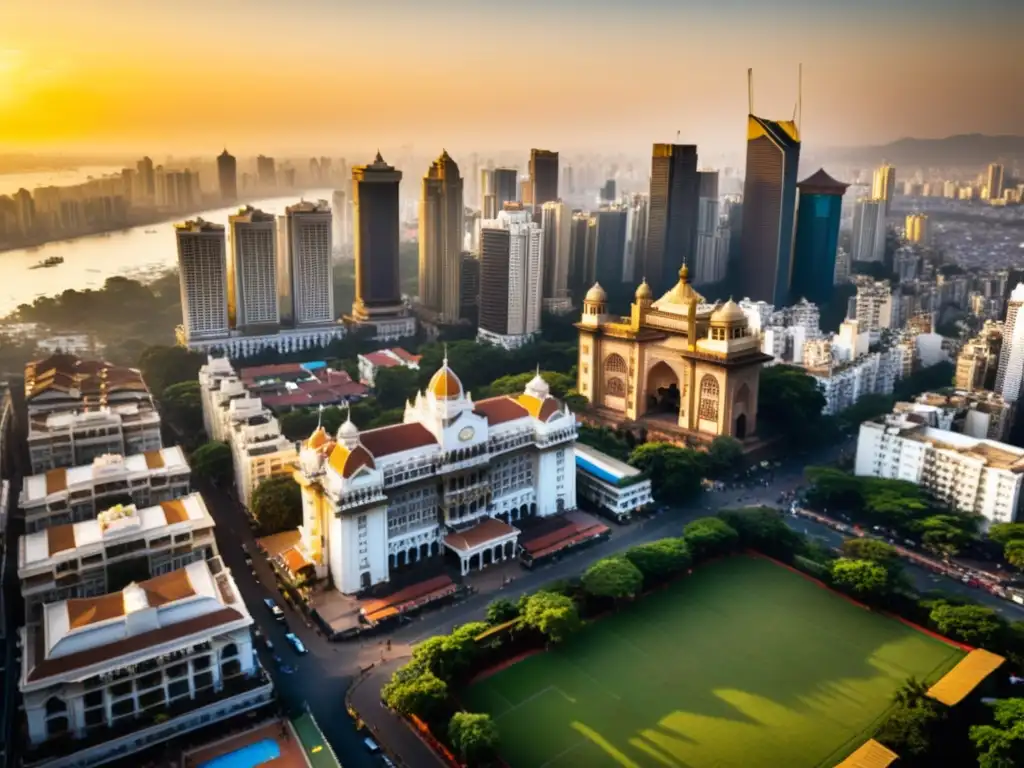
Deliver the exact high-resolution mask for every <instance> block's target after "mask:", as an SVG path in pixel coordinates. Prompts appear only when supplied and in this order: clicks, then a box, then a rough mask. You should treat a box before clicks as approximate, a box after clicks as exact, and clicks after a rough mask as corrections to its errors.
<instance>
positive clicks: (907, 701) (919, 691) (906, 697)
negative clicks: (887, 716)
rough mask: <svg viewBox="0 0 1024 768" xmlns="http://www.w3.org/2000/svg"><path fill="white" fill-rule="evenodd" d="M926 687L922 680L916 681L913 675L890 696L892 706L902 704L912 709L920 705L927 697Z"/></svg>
mask: <svg viewBox="0 0 1024 768" xmlns="http://www.w3.org/2000/svg"><path fill="white" fill-rule="evenodd" d="M929 687H930V686H928V685H927V684H926V683H925V682H924V681H923V680H918V679H917V678H916V677H915V676H914V675H911V676H910V677H908V678H907V679H906V680H905V681H904V682H903V685H901V686H900V687H899V688H898V689H897V690H896V693H894V694H893V695H892V700H893V703H894V704H902V705H903V706H906V707H912V706H915V705H917V704H920V703H921V702H922V701H923V700H924V698H925V697H926V696H927V695H928V688H929Z"/></svg>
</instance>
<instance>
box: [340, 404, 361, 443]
mask: <svg viewBox="0 0 1024 768" xmlns="http://www.w3.org/2000/svg"><path fill="white" fill-rule="evenodd" d="M338 443H339V444H341V445H343V446H345V448H346V449H347V450H349V451H351V450H352V449H353V448H355V447H356V446H357V445H359V427H357V426H356V425H355V424H353V423H352V413H351V411H349V410H348V409H346V410H345V422H344V423H343V424H342V425H341V426H340V427H338Z"/></svg>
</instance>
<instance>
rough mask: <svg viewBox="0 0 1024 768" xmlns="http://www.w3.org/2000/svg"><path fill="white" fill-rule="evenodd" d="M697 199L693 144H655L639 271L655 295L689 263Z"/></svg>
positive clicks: (672, 283)
mask: <svg viewBox="0 0 1024 768" xmlns="http://www.w3.org/2000/svg"><path fill="white" fill-rule="evenodd" d="M699 196H700V177H699V176H698V175H697V147H696V145H693V144H655V145H654V149H653V152H652V154H651V196H650V201H649V203H648V206H649V207H648V214H647V216H648V219H647V252H646V254H645V256H644V266H643V272H644V274H645V275H646V276H647V282H648V284H649V285H650V287H651V289H652V290H653V291H654V294H655V295H656V296H659V295H661V294H662V293H664V292H665V291H667V290H668V289H669V288H671V287H672V286H673V285H675V283H676V281H677V274H676V273H677V272H678V271H679V265H680V263H682V264H689V263H690V262H691V261H692V260H693V257H694V252H695V251H696V248H697V211H698V207H699V206H698V199H699Z"/></svg>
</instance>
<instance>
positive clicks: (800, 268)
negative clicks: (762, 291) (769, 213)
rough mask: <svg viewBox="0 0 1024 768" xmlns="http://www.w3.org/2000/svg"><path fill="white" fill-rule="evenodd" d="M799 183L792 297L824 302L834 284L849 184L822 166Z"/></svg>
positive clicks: (828, 297) (829, 295) (829, 297)
mask: <svg viewBox="0 0 1024 768" xmlns="http://www.w3.org/2000/svg"><path fill="white" fill-rule="evenodd" d="M796 186H797V189H798V190H800V202H799V205H798V207H797V213H796V239H795V240H794V243H793V281H792V286H793V288H792V298H793V299H794V300H796V299H800V298H804V299H807V300H808V301H811V302H814V303H815V304H825V303H827V302H828V301H829V299H831V297H832V286H833V285H834V284H835V276H836V250H837V248H838V247H839V222H840V220H841V218H842V209H843V195H844V194H845V193H846V188H847V187H848V186H849V185H848V184H843V183H842V182H841V181H836V180H835V179H833V178H832V177H831V176H829V175H828V174H827V173H825V170H824V169H823V168H819V169H818V171H817V172H816V173H813V174H811V175H810V176H808V177H807V178H806V179H804V180H803V181H801V182H800V183H799V184H797V185H796Z"/></svg>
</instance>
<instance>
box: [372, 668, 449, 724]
mask: <svg viewBox="0 0 1024 768" xmlns="http://www.w3.org/2000/svg"><path fill="white" fill-rule="evenodd" d="M414 672H418V673H414V674H411V675H398V674H396V675H395V676H394V677H393V678H392V679H391V680H390V681H389V682H388V683H387V684H386V685H385V686H384V687H383V688H382V689H381V698H382V699H383V700H384V703H385V704H387V705H388V706H389V707H391V708H392V709H394V710H395V711H396V712H401V713H402V714H403V715H415V716H416V717H418V718H420V719H422V720H431V719H433V718H434V717H435V716H436V715H437V714H438V713H439V712H442V711H443V710H444V709H445V708H446V707H447V705H448V684H447V683H445V682H444V680H441V679H440V678H438V677H437V676H436V675H435V674H434V673H433V672H431V671H429V670H414Z"/></svg>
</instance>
